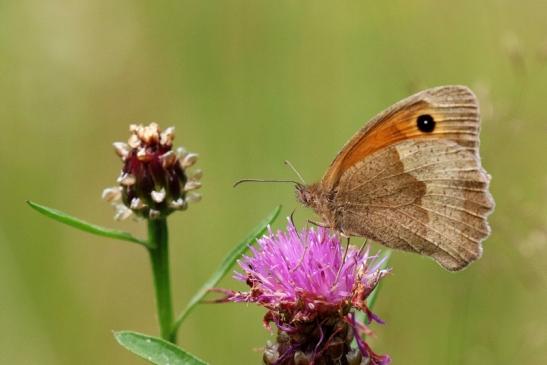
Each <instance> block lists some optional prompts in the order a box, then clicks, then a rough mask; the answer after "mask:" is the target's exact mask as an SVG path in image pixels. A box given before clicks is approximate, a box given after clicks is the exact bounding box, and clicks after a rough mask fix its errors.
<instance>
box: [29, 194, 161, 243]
mask: <svg viewBox="0 0 547 365" xmlns="http://www.w3.org/2000/svg"><path fill="white" fill-rule="evenodd" d="M27 204H28V205H29V206H30V207H31V208H32V209H34V210H36V211H38V212H39V213H42V214H43V215H45V216H46V217H49V218H51V219H53V220H56V221H58V222H61V223H64V224H67V225H69V226H71V227H74V228H77V229H79V230H82V231H85V232H88V233H92V234H96V235H98V236H103V237H108V238H115V239H118V240H122V241H129V242H133V243H138V244H141V245H144V246H147V247H150V244H149V243H148V242H146V241H144V240H141V239H139V238H136V237H134V236H133V235H131V234H130V233H128V232H124V231H118V230H115V229H109V228H104V227H101V226H97V225H95V224H91V223H88V222H86V221H83V220H81V219H79V218H76V217H73V216H71V215H69V214H67V213H64V212H61V211H60V210H57V209H53V208H49V207H46V206H43V205H40V204H37V203H34V202H32V201H30V200H27Z"/></svg>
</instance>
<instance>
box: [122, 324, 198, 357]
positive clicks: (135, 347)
mask: <svg viewBox="0 0 547 365" xmlns="http://www.w3.org/2000/svg"><path fill="white" fill-rule="evenodd" d="M114 337H115V338H116V341H118V343H119V344H120V345H122V346H123V347H125V348H126V349H128V350H129V351H131V352H132V353H134V354H136V355H138V356H140V357H142V358H143V359H146V360H148V361H150V362H151V363H152V364H157V365H207V363H206V362H205V361H203V360H201V359H199V358H198V357H196V356H194V355H192V354H190V353H188V352H187V351H185V350H183V349H181V348H180V347H178V346H176V345H174V344H172V343H170V342H167V341H165V340H162V339H161V338H157V337H152V336H147V335H143V334H141V333H137V332H131V331H120V332H115V333H114Z"/></svg>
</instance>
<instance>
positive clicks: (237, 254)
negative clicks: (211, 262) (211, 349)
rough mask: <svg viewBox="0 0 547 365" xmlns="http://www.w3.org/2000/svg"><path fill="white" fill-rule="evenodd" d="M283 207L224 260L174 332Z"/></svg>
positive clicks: (184, 311) (189, 304)
mask: <svg viewBox="0 0 547 365" xmlns="http://www.w3.org/2000/svg"><path fill="white" fill-rule="evenodd" d="M280 211H281V206H278V207H277V208H275V210H274V211H273V212H272V213H270V215H268V216H267V217H266V218H265V219H264V220H262V221H261V222H260V223H259V224H258V226H257V227H256V228H255V229H254V230H253V231H252V232H251V234H249V235H248V236H247V237H246V238H245V239H244V240H243V241H241V242H240V243H239V244H238V245H236V246H235V247H234V248H233V249H232V250H231V251H230V252H229V253H228V254H227V255H226V257H225V258H224V260H223V261H222V263H221V264H220V266H219V268H218V269H217V270H216V271H215V272H214V273H213V274H212V275H211V276H210V277H209V279H208V280H207V281H206V282H205V284H203V286H202V287H201V288H200V289H199V290H198V291H197V293H196V294H194V296H193V297H192V299H190V301H189V302H188V304H187V305H186V308H184V310H183V311H182V312H181V313H180V314H179V316H178V317H177V320H176V321H175V324H174V325H173V331H174V332H176V331H177V330H178V328H179V326H180V325H181V323H182V322H183V321H184V319H185V318H186V317H187V316H188V314H190V312H191V311H192V309H194V307H195V306H196V305H197V304H198V303H199V302H200V301H201V299H203V297H204V296H205V295H206V294H207V292H208V291H209V289H211V288H213V287H215V286H216V285H217V284H218V282H219V281H220V280H221V279H222V278H223V277H224V275H226V273H227V272H228V271H230V269H231V268H232V267H233V266H234V264H235V263H236V261H237V260H238V259H239V257H240V256H241V255H242V254H243V253H244V252H245V251H246V250H247V248H248V247H249V245H251V244H252V243H253V242H254V241H255V240H256V239H257V238H259V237H260V236H262V235H263V234H264V233H265V232H266V230H267V229H268V225H270V224H271V223H272V222H273V221H274V220H275V219H276V218H277V216H278V215H279V212H280Z"/></svg>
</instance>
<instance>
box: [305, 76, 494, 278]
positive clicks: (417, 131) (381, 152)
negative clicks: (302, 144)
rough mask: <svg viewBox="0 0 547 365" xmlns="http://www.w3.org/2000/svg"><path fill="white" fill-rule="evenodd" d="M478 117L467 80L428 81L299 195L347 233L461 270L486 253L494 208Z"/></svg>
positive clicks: (374, 121) (345, 149)
mask: <svg viewBox="0 0 547 365" xmlns="http://www.w3.org/2000/svg"><path fill="white" fill-rule="evenodd" d="M479 126H480V122H479V106H478V101H477V98H476V97H475V95H474V94H473V92H472V91H471V90H469V89H468V88H467V87H465V86H440V87H436V88H433V89H429V90H424V91H421V92H419V93H417V94H415V95H412V96H410V97H408V98H406V99H404V100H402V101H400V102H398V103H396V104H394V105H393V106H391V107H390V108H388V109H387V110H385V111H384V112H382V113H380V114H378V115H377V116H376V117H374V118H373V119H372V120H371V121H370V122H369V123H368V124H366V125H365V126H364V127H363V128H362V129H361V130H359V131H358V132H357V133H356V134H355V135H354V136H353V137H352V138H351V139H350V140H349V142H348V143H346V145H345V146H344V147H343V148H342V150H341V151H340V153H338V155H337V156H336V158H335V159H334V161H333V162H332V163H331V165H330V167H329V168H328V170H327V172H326V173H325V175H324V176H323V178H322V179H321V181H320V182H318V183H315V184H311V185H303V184H297V185H296V189H297V198H298V200H299V201H300V202H301V203H302V204H304V205H305V206H308V207H311V208H312V209H313V210H314V211H315V212H316V213H317V214H318V215H319V216H320V217H321V218H322V219H323V223H324V225H325V226H328V227H331V228H333V229H336V230H338V231H340V232H341V233H343V234H344V235H347V236H360V237H366V238H370V239H372V240H375V241H378V242H380V243H382V244H384V245H385V246H388V247H392V248H396V249H400V250H404V251H410V252H417V253H419V254H421V255H426V256H430V257H432V258H433V259H434V260H435V261H437V262H438V263H439V264H440V265H441V266H443V267H444V268H445V269H447V270H451V271H455V270H461V269H463V268H464V267H466V266H467V265H469V263H471V262H472V261H474V260H476V259H478V258H479V257H480V256H481V254H482V246H481V242H482V241H483V240H484V239H486V237H488V235H489V234H490V227H489V225H488V222H487V220H486V219H487V217H488V215H489V214H490V213H491V212H492V210H493V208H494V200H493V199H492V196H491V194H490V192H489V191H488V185H489V182H490V176H489V175H488V173H487V172H486V171H485V170H484V169H483V168H482V166H481V161H480V156H479Z"/></svg>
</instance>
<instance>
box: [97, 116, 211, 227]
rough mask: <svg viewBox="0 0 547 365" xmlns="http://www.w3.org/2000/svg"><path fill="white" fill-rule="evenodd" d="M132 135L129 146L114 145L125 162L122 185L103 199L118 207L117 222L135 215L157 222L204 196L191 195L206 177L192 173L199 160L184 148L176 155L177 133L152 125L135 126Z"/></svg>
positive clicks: (198, 172) (119, 184)
mask: <svg viewBox="0 0 547 365" xmlns="http://www.w3.org/2000/svg"><path fill="white" fill-rule="evenodd" d="M129 131H130V132H131V135H130V137H129V140H128V141H127V143H123V142H115V143H114V149H115V151H116V153H117V154H118V156H120V158H121V159H122V161H123V167H122V171H121V173H120V177H118V180H117V182H118V185H117V186H115V187H111V188H107V189H105V190H104V191H103V198H104V199H105V200H107V201H108V202H110V203H112V204H113V205H114V206H115V207H116V215H115V218H116V219H125V218H127V217H129V216H130V215H131V214H132V213H134V214H135V215H137V216H139V217H143V218H148V219H156V218H160V217H165V216H167V215H169V214H170V213H172V212H173V211H176V210H184V209H186V208H187V206H188V203H189V202H195V201H199V199H200V195H199V194H197V193H194V192H191V191H192V190H196V189H199V188H200V187H201V183H200V181H199V180H200V178H201V175H202V173H201V171H200V170H197V171H195V172H194V173H193V174H191V175H190V174H189V173H188V169H189V168H190V167H192V166H193V165H194V164H195V163H196V161H197V157H198V156H197V154H195V153H188V152H186V150H184V148H182V147H179V148H178V149H177V150H176V152H175V151H173V149H172V147H173V139H174V138H175V129H174V128H173V127H170V128H167V129H165V130H164V131H162V130H161V129H160V128H159V126H158V125H157V124H156V123H150V124H149V125H147V126H144V125H142V124H141V125H136V124H132V125H131V126H130V127H129Z"/></svg>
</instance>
